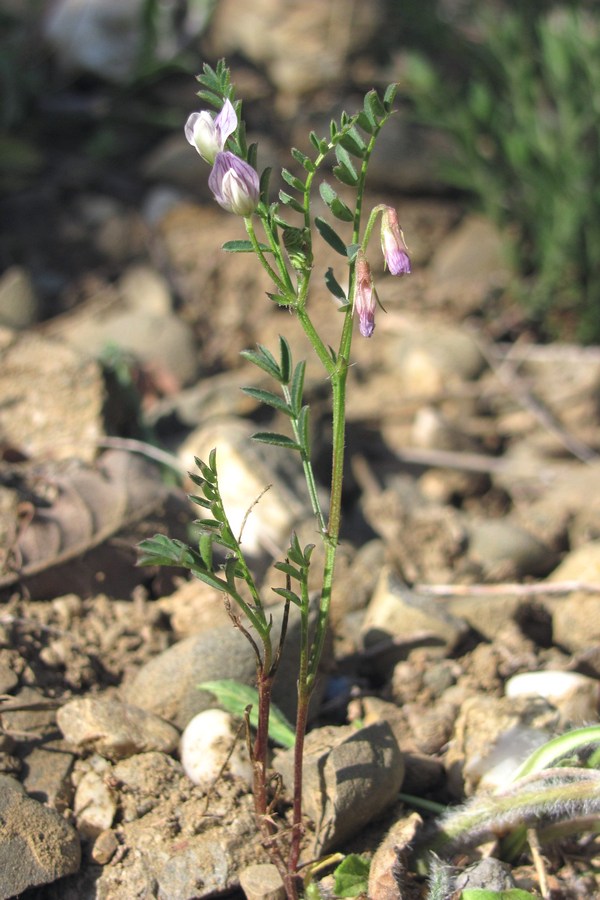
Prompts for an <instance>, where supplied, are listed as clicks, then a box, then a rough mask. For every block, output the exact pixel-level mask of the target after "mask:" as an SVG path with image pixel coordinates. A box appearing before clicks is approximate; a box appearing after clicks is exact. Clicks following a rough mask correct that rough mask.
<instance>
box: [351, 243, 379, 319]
mask: <svg viewBox="0 0 600 900" xmlns="http://www.w3.org/2000/svg"><path fill="white" fill-rule="evenodd" d="M354 309H355V310H356V313H357V315H358V327H359V329H360V333H361V334H362V336H363V337H371V335H372V334H373V332H374V331H375V289H374V287H373V277H372V275H371V266H370V265H369V262H368V260H367V257H366V256H365V254H364V253H363V252H362V250H359V251H358V255H357V257H356V269H355V288H354Z"/></svg>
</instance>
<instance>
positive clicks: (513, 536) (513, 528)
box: [468, 519, 556, 580]
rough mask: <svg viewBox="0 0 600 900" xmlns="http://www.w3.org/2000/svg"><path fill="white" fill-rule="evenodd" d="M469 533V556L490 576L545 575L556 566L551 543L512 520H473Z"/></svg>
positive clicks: (499, 577)
mask: <svg viewBox="0 0 600 900" xmlns="http://www.w3.org/2000/svg"><path fill="white" fill-rule="evenodd" d="M468 531H469V534H470V540H469V557H470V558H471V559H472V560H473V561H474V562H476V563H478V564H479V565H481V566H482V567H483V570H484V572H485V574H486V575H488V576H489V577H496V578H498V579H505V580H508V579H510V578H515V577H522V576H524V575H545V574H547V573H548V572H549V571H550V569H551V568H552V566H553V565H555V563H556V554H555V553H554V552H553V551H552V549H551V548H550V547H548V545H547V544H545V543H544V542H543V541H541V540H539V539H538V538H537V537H535V536H534V535H533V534H531V533H530V532H529V531H526V530H525V529H524V528H522V527H521V526H520V525H517V524H516V523H514V522H511V521H510V520H509V519H481V520H471V522H470V523H469V525H468Z"/></svg>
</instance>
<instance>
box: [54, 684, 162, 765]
mask: <svg viewBox="0 0 600 900" xmlns="http://www.w3.org/2000/svg"><path fill="white" fill-rule="evenodd" d="M56 721H57V723H58V726H59V728H60V730H61V731H62V733H63V735H64V736H65V738H66V740H67V741H68V742H69V743H70V744H71V745H73V746H74V747H77V748H78V749H81V750H90V749H93V750H95V751H96V752H97V753H99V754H100V755H101V756H104V757H105V758H107V759H123V758H125V757H128V756H133V755H134V754H136V753H141V752H146V751H149V750H163V751H165V752H167V753H168V752H171V751H172V750H174V749H175V747H176V746H177V743H178V740H179V732H178V731H177V729H176V728H174V727H173V726H172V725H170V724H169V722H166V721H165V720H164V719H161V718H160V717H159V716H156V715H153V714H152V713H150V712H147V711H145V710H143V709H140V708H139V707H137V706H133V705H131V704H128V703H123V702H121V701H120V700H117V699H115V698H112V697H108V698H103V697H78V698H76V699H75V700H71V701H70V702H69V703H66V704H65V705H64V706H63V707H61V708H60V709H59V710H58V712H57V715H56Z"/></svg>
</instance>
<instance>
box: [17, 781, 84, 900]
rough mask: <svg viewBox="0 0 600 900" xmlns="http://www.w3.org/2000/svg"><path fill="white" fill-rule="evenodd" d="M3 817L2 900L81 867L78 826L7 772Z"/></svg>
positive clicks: (54, 879) (48, 882)
mask: <svg viewBox="0 0 600 900" xmlns="http://www.w3.org/2000/svg"><path fill="white" fill-rule="evenodd" d="M0 820H1V821H2V828H1V829H0V900H8V898H10V897H14V896H16V895H17V894H20V893H22V891H26V890H27V889H28V888H32V887H36V886H38V885H42V884H50V883H51V882H53V881H56V880H57V879H58V878H62V877H64V876H65V875H70V874H72V873H73V872H77V870H78V869H79V865H80V862H81V848H80V845H79V838H78V836H77V832H76V831H75V829H74V828H73V827H72V826H71V825H69V823H68V822H66V821H65V820H64V819H63V818H62V816H60V815H59V814H58V813H57V812H55V811H54V810H53V809H48V807H46V806H42V805H41V803H38V802H37V801H36V800H32V799H31V798H30V797H28V796H27V794H26V793H25V791H24V789H23V787H22V786H21V785H20V784H19V783H18V782H17V781H15V780H14V779H13V778H10V777H9V776H7V775H0Z"/></svg>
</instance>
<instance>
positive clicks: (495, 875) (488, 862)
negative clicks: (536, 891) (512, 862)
mask: <svg viewBox="0 0 600 900" xmlns="http://www.w3.org/2000/svg"><path fill="white" fill-rule="evenodd" d="M453 887H454V889H455V890H456V891H486V892H488V891H489V892H492V893H494V894H496V893H498V895H499V896H500V895H501V894H503V893H504V892H505V891H506V892H507V894H508V896H510V891H511V890H512V888H514V887H516V882H515V880H514V878H513V877H512V870H511V867H510V866H509V864H508V863H505V862H501V861H500V860H499V859H494V857H493V856H487V857H486V858H485V859H479V860H478V861H477V862H476V863H474V864H473V865H472V866H468V867H467V868H466V869H464V871H462V872H459V873H458V875H457V876H456V880H455V882H454V885H453Z"/></svg>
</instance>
